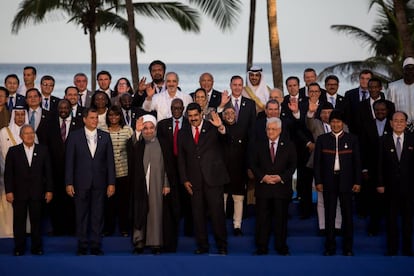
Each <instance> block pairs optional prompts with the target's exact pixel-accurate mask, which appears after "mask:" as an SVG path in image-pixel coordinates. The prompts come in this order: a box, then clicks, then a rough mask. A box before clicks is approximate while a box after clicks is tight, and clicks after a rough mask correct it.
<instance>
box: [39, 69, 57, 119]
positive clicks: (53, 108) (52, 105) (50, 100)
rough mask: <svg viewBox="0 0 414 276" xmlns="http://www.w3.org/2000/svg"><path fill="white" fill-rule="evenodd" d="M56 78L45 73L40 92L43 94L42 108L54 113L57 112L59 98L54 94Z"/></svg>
mask: <svg viewBox="0 0 414 276" xmlns="http://www.w3.org/2000/svg"><path fill="white" fill-rule="evenodd" d="M54 87H55V79H54V78H53V77H52V76H49V75H45V76H43V77H42V78H41V79H40V93H41V94H42V104H41V105H42V108H43V109H45V110H47V111H50V112H52V113H56V112H57V106H58V102H59V100H60V99H59V98H58V97H55V96H53V95H52V92H53V89H54Z"/></svg>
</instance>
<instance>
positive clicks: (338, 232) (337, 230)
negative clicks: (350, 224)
mask: <svg viewBox="0 0 414 276" xmlns="http://www.w3.org/2000/svg"><path fill="white" fill-rule="evenodd" d="M335 236H342V229H340V228H335Z"/></svg>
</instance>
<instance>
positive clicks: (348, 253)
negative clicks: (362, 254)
mask: <svg viewBox="0 0 414 276" xmlns="http://www.w3.org/2000/svg"><path fill="white" fill-rule="evenodd" d="M342 255H344V256H347V257H352V256H354V252H352V251H351V250H349V251H344V252H343V253H342Z"/></svg>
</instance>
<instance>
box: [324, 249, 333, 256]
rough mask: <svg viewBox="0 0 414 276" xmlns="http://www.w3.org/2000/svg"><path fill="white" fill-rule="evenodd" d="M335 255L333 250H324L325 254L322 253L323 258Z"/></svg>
mask: <svg viewBox="0 0 414 276" xmlns="http://www.w3.org/2000/svg"><path fill="white" fill-rule="evenodd" d="M335 254H336V252H335V251H334V250H325V252H323V255H324V256H334V255H335Z"/></svg>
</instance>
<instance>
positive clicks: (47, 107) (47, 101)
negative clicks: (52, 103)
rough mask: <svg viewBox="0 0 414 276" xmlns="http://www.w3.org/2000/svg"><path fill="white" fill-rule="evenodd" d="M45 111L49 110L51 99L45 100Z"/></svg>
mask: <svg viewBox="0 0 414 276" xmlns="http://www.w3.org/2000/svg"><path fill="white" fill-rule="evenodd" d="M45 109H46V110H49V99H48V98H45Z"/></svg>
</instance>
